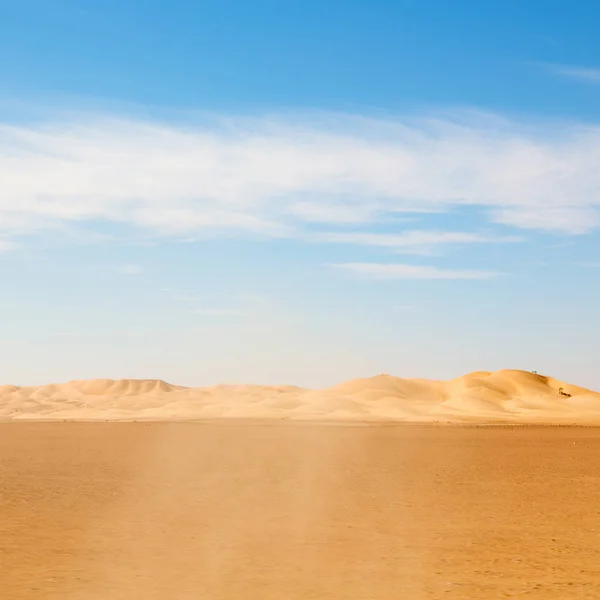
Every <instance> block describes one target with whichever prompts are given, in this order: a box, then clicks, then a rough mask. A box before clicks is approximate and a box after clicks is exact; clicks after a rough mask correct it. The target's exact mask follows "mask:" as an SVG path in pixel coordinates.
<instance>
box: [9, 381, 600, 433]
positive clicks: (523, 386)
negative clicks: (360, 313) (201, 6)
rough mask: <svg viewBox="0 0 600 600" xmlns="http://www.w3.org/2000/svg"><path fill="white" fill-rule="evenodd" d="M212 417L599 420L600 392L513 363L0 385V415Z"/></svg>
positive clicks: (39, 417) (42, 417)
mask: <svg viewBox="0 0 600 600" xmlns="http://www.w3.org/2000/svg"><path fill="white" fill-rule="evenodd" d="M212 418H256V419H265V418H266V419H269V418H279V419H282V418H285V419H297V420H302V419H313V420H336V421H338V420H358V421H371V420H377V421H381V420H383V421H387V420H389V421H409V422H410V421H412V422H436V421H439V422H513V423H581V424H586V423H590V424H596V423H598V424H600V393H598V392H593V391H591V390H588V389H585V388H581V387H577V386H574V385H571V384H568V383H565V382H562V381H558V380H556V379H553V378H551V377H546V376H543V375H537V374H534V373H529V372H527V371H516V370H504V371H498V372H495V373H489V372H477V373H471V374H469V375H465V376H464V377H459V378H458V379H453V380H451V381H429V380H425V379H400V378H398V377H392V376H390V375H377V376H375V377H370V378H366V379H356V380H352V381H348V382H346V383H343V384H340V385H337V386H334V387H332V388H329V389H325V390H308V389H303V388H298V387H293V386H258V385H218V386H213V387H204V388H186V387H181V386H175V385H170V384H168V383H165V382H164V381H160V380H135V379H122V380H106V379H95V380H90V381H71V382H69V383H63V384H52V385H46V386H40V387H17V386H0V419H2V420H17V419H19V420H20V419H29V420H31V419H37V420H55V419H56V420H92V421H94V420H156V421H163V420H190V419H212Z"/></svg>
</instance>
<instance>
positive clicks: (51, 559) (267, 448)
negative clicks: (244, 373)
mask: <svg viewBox="0 0 600 600" xmlns="http://www.w3.org/2000/svg"><path fill="white" fill-rule="evenodd" d="M599 473H600V430H598V429H596V428H591V427H529V426H525V427H523V426H517V427H515V426H497V427H477V426H467V427H465V426H447V427H438V426H434V425H423V424H414V425H412V424H411V425H409V424H396V423H390V424H370V425H367V426H359V425H357V424H352V423H347V424H345V425H343V424H332V423H329V424H325V423H306V422H303V423H301V422H293V421H275V420H270V421H264V422H262V423H260V422H256V421H238V420H229V421H227V420H214V421H211V422H206V423H174V422H171V423H32V422H11V423H3V424H0V565H1V568H0V590H1V594H0V596H1V597H2V598H6V599H7V600H9V599H10V600H49V599H56V600H58V599H60V600H142V599H143V600H171V599H177V600H192V599H194V600H196V599H198V598H202V599H206V600H284V599H285V600H305V599H315V600H317V599H318V600H329V599H332V600H391V599H395V598H402V599H403V600H440V599H451V600H459V599H461V600H467V599H468V600H492V599H496V598H527V599H531V600H558V599H560V600H574V599H578V600H579V599H585V598H587V599H590V600H592V599H593V600H597V599H598V598H600V544H599V542H598V536H599V533H600V510H599V508H598V489H599V488H598V486H599V484H600V475H599Z"/></svg>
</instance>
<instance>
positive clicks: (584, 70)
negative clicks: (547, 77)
mask: <svg viewBox="0 0 600 600" xmlns="http://www.w3.org/2000/svg"><path fill="white" fill-rule="evenodd" d="M546 66H547V67H548V68H549V69H550V70H551V71H552V72H553V73H554V74H555V75H559V76H561V77H566V78H567V79H574V80H576V81H581V82H583V83H592V84H596V85H598V84H600V69H599V68H594V67H581V66H577V65H546Z"/></svg>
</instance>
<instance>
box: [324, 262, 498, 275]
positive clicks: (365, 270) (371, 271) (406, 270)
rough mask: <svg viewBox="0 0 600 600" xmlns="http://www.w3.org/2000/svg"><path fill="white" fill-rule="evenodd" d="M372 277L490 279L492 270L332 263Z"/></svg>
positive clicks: (338, 267) (335, 266)
mask: <svg viewBox="0 0 600 600" xmlns="http://www.w3.org/2000/svg"><path fill="white" fill-rule="evenodd" d="M330 266H331V267H334V268H336V269H342V270H344V271H349V272H351V273H354V274H356V275H360V276H362V277H369V278H372V279H490V278H492V277H495V276H496V275H498V273H494V272H491V271H470V270H452V269H439V268H436V267H429V266H417V265H406V264H386V263H339V264H333V265H330Z"/></svg>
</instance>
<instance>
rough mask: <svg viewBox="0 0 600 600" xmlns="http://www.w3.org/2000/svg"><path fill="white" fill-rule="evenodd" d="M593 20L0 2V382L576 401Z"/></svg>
mask: <svg viewBox="0 0 600 600" xmlns="http://www.w3.org/2000/svg"><path fill="white" fill-rule="evenodd" d="M599 20H600V6H599V5H598V3H595V2H583V1H581V2H578V3H577V5H576V7H575V6H574V5H573V4H572V5H568V4H567V3H565V2H558V1H555V2H552V1H544V2H541V1H539V2H538V1H535V0H530V1H528V2H517V1H510V0H505V1H502V2H500V1H497V2H492V1H487V2H486V1H481V0H480V1H477V2H475V1H459V2H452V3H450V2H446V1H441V0H440V1H429V2H427V1H423V0H421V1H419V2H416V1H414V2H412V1H404V2H402V1H395V2H369V3H367V2H358V1H355V2H352V1H346V2H338V1H337V0H332V1H330V2H327V3H324V2H312V1H303V2H295V1H294V2H292V1H289V2H275V1H270V2H267V1H257V2H252V3H249V2H237V1H236V2H227V1H224V0H221V1H220V2H212V1H205V2H184V1H182V0H174V1H171V2H169V3H166V2H159V1H150V0H146V1H145V2H137V1H135V2H134V1H129V2H128V1H123V0H121V1H120V2H117V1H116V0H104V1H100V2H99V1H94V2H92V1H91V0H90V1H75V0H56V1H55V2H52V3H49V2H41V1H38V0H20V1H19V2H12V1H7V0H0V82H1V86H0V185H1V188H0V189H1V190H2V191H1V194H0V274H1V276H2V278H3V281H4V282H5V285H4V286H3V290H2V294H0V310H2V314H4V315H5V319H4V320H3V322H2V324H1V325H0V381H2V382H6V383H9V382H10V383H17V384H25V383H44V382H49V381H62V380H69V379H76V378H91V377H115V378H117V377H160V378H163V379H166V380H169V381H173V382H176V383H182V384H189V385H203V384H212V383H218V382H234V383H235V382H249V383H293V384H298V385H307V386H325V385H329V384H334V383H336V382H338V381H341V380H344V379H348V378H351V377H358V376H368V375H373V374H376V373H379V372H389V373H392V374H395V375H399V376H406V377H411V376H416V377H430V378H451V377H454V376H459V375H461V374H464V373H466V372H469V371H474V370H481V369H485V370H495V369H499V368H524V369H535V370H537V371H539V372H547V373H549V374H552V375H554V376H556V377H559V378H563V379H566V380H571V381H573V382H574V383H579V384H582V385H588V386H591V387H596V388H600V376H599V375H598V374H597V372H596V369H595V367H596V365H595V361H596V358H597V351H596V349H597V345H598V340H599V339H600V320H599V319H598V318H597V305H598V299H599V296H600V283H599V282H600V244H599V241H598V227H599V226H600V217H599V214H600V213H599V212H598V211H599V208H600V170H599V169H598V165H599V164H600V124H599V118H598V117H599V109H598V100H599V98H600V44H599V43H598V41H597V31H596V29H597V27H596V24H597V23H598V22H599Z"/></svg>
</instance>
